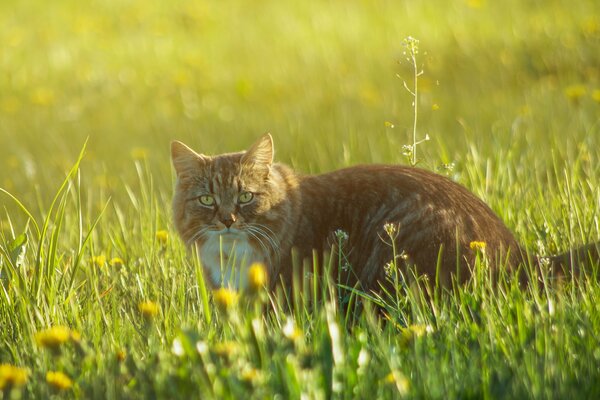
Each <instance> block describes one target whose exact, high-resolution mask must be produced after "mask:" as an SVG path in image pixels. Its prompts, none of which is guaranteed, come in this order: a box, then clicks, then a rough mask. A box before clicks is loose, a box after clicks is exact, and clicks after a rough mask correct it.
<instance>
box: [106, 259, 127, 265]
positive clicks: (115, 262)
mask: <svg viewBox="0 0 600 400" xmlns="http://www.w3.org/2000/svg"><path fill="white" fill-rule="evenodd" d="M108 265H110V266H111V267H122V266H123V265H125V262H124V261H123V259H122V258H119V257H113V258H111V259H110V261H109V262H108Z"/></svg>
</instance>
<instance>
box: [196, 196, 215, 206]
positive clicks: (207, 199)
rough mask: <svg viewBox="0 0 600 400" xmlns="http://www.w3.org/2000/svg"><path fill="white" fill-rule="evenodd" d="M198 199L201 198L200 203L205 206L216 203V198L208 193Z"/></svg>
mask: <svg viewBox="0 0 600 400" xmlns="http://www.w3.org/2000/svg"><path fill="white" fill-rule="evenodd" d="M198 200H200V203H201V204H202V205H204V206H212V205H214V204H215V198H214V197H212V196H209V195H207V194H205V195H203V196H200V197H199V198H198Z"/></svg>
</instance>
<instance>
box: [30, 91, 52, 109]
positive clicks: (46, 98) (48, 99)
mask: <svg viewBox="0 0 600 400" xmlns="http://www.w3.org/2000/svg"><path fill="white" fill-rule="evenodd" d="M54 99H55V96H54V91H53V90H52V89H49V88H37V89H35V90H34V91H33V92H32V93H31V102H32V103H33V104H37V105H39V106H49V105H51V104H52V103H54Z"/></svg>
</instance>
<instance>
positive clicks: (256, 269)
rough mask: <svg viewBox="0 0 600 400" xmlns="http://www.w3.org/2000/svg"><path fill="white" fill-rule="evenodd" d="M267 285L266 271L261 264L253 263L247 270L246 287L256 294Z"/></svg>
mask: <svg viewBox="0 0 600 400" xmlns="http://www.w3.org/2000/svg"><path fill="white" fill-rule="evenodd" d="M266 284H267V270H266V268H265V266H264V264H262V263H253V264H252V265H250V268H249V269H248V285H249V287H250V290H251V291H253V292H258V291H259V290H261V289H262V288H264V287H265V285H266Z"/></svg>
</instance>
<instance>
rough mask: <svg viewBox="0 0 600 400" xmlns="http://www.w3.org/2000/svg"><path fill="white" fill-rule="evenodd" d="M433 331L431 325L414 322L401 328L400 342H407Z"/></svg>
mask: <svg viewBox="0 0 600 400" xmlns="http://www.w3.org/2000/svg"><path fill="white" fill-rule="evenodd" d="M432 332H433V327H432V326H431V325H423V324H415V325H409V326H407V327H406V328H404V329H402V342H403V343H404V344H408V343H410V342H412V341H413V340H415V339H418V338H420V337H423V336H425V335H427V334H430V333H432Z"/></svg>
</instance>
